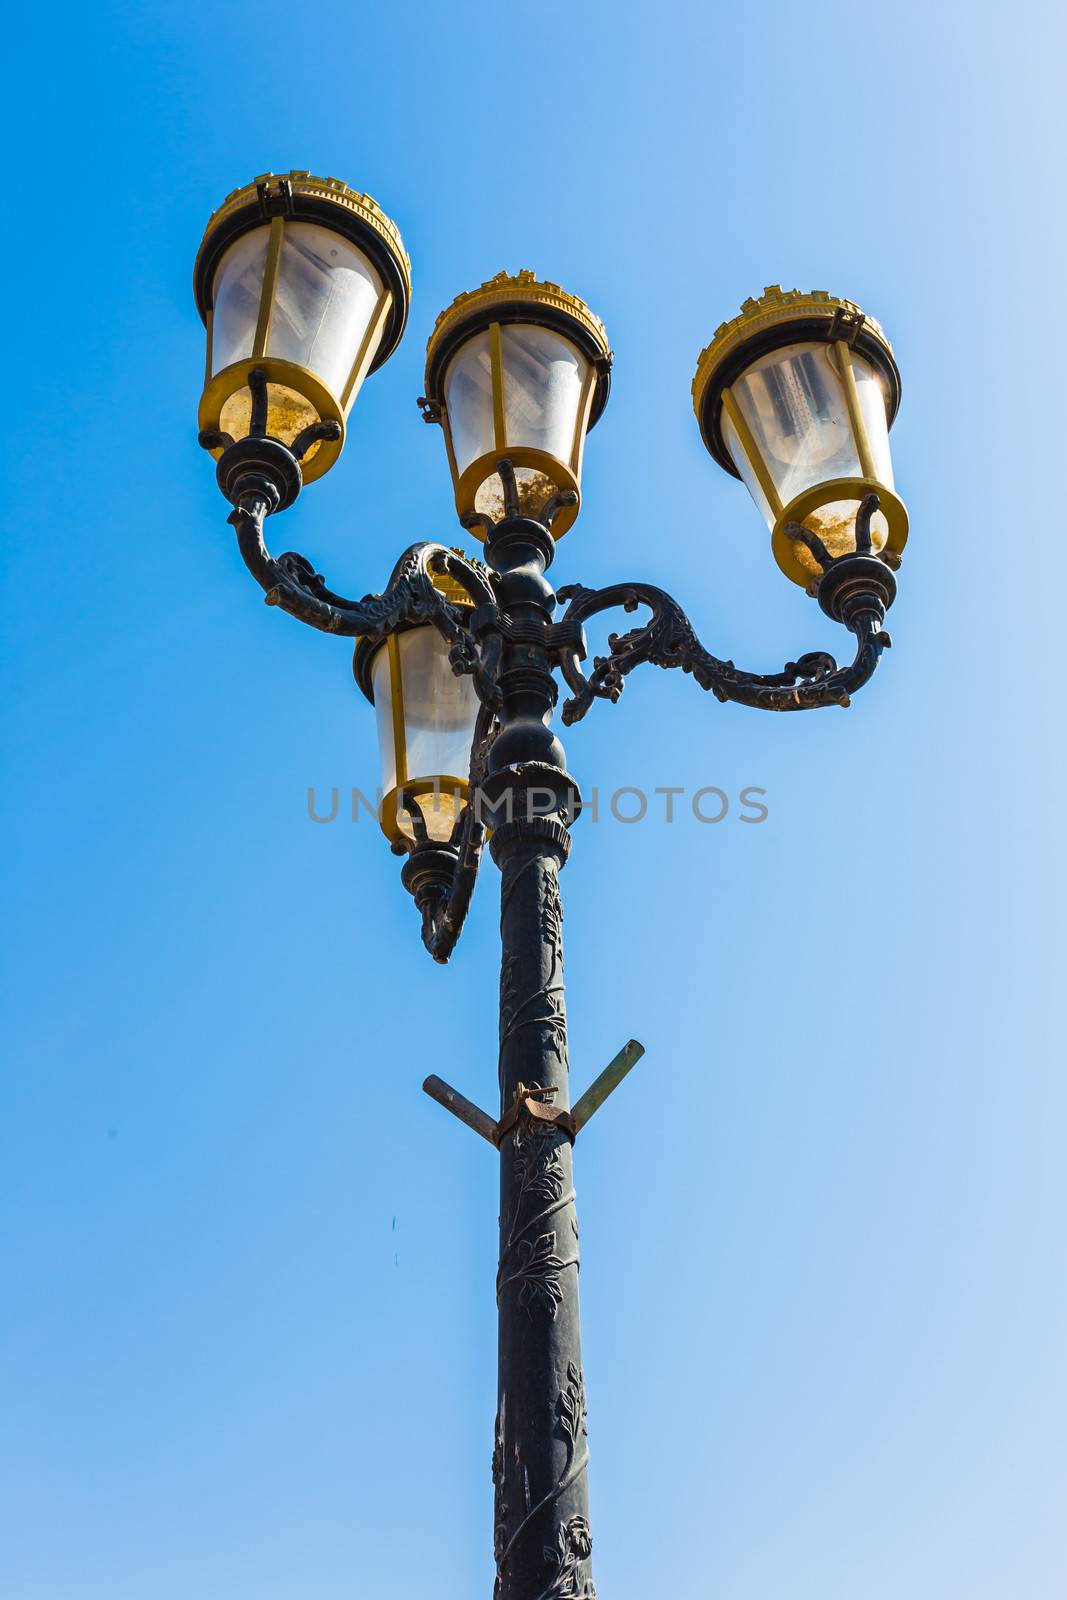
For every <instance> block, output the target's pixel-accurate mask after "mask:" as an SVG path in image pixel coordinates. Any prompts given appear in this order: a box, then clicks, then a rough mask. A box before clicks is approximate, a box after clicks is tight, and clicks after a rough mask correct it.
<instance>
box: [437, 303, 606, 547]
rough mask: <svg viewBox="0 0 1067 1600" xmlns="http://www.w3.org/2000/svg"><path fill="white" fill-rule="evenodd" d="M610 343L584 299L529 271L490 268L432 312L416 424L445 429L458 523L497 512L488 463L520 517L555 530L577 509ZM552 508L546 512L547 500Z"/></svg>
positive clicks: (476, 522)
mask: <svg viewBox="0 0 1067 1600" xmlns="http://www.w3.org/2000/svg"><path fill="white" fill-rule="evenodd" d="M610 373H611V347H610V346H609V344H608V338H607V334H606V332H605V331H604V324H603V323H602V322H601V320H600V318H599V317H597V316H594V315H593V313H592V312H591V311H590V309H589V307H588V306H587V305H586V304H585V303H584V301H582V300H579V299H578V297H577V296H576V295H573V294H568V293H567V291H566V290H565V289H561V288H560V286H559V284H558V283H539V282H538V281H537V279H536V278H535V277H534V274H533V273H532V272H520V273H518V274H517V275H516V276H515V277H509V276H508V274H507V273H506V272H500V273H498V274H497V276H496V277H495V278H490V280H489V282H488V283H483V284H482V286H481V288H480V289H473V290H471V291H470V293H469V294H461V295H460V296H459V298H458V299H456V300H454V301H453V302H452V304H451V305H450V306H449V307H448V309H447V311H442V313H441V315H440V316H439V317H438V319H437V326H436V327H435V328H434V331H433V334H432V336H431V338H430V343H429V345H428V347H427V350H426V395H425V397H424V398H423V399H422V400H420V402H419V403H420V405H421V406H422V408H423V415H424V416H425V418H426V421H427V422H440V423H441V424H442V425H443V427H444V434H445V446H446V448H447V450H448V463H449V466H450V467H451V469H452V481H453V483H454V485H455V490H456V509H457V511H458V512H459V514H460V521H461V522H462V523H463V526H464V527H465V528H469V529H470V531H471V532H472V533H475V534H477V535H478V537H479V538H484V537H485V533H486V531H487V530H488V529H489V528H491V527H492V525H493V523H495V522H499V521H500V519H501V518H502V517H503V515H504V484H503V481H502V479H501V477H500V473H499V472H498V471H497V462H498V461H499V460H500V458H501V457H502V456H505V457H507V458H508V459H509V460H510V461H511V464H512V466H513V468H514V470H515V484H516V489H517V492H518V500H519V509H520V511H521V512H522V514H523V516H529V517H535V518H539V519H541V520H542V521H547V522H548V523H549V524H550V525H551V527H552V532H553V533H554V535H555V537H556V538H557V539H558V538H559V537H560V536H561V535H562V534H564V533H566V531H567V529H568V528H569V527H570V526H571V524H572V523H573V522H574V519H575V517H576V516H577V515H578V505H579V496H580V492H581V481H582V453H583V450H584V448H585V436H586V434H587V433H588V431H589V429H590V428H591V427H593V425H594V423H596V421H597V419H598V418H599V416H600V414H601V412H602V411H603V409H604V406H605V404H606V403H607V398H608V388H609V384H610ZM549 506H551V507H552V511H551V512H549V513H548V514H547V516H546V509H547V508H548V507H549Z"/></svg>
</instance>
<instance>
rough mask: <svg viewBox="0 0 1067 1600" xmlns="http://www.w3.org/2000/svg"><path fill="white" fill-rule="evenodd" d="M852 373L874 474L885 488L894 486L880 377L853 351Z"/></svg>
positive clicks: (883, 390)
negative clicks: (872, 461)
mask: <svg viewBox="0 0 1067 1600" xmlns="http://www.w3.org/2000/svg"><path fill="white" fill-rule="evenodd" d="M852 375H853V377H854V378H855V380H856V394H857V396H858V397H859V403H860V415H861V417H862V418H863V427H864V431H865V433H866V435H867V443H868V445H869V446H870V451H871V456H872V458H873V460H874V474H875V477H876V478H877V479H878V482H879V483H884V484H885V486H886V488H887V489H892V487H893V459H892V456H891V455H890V453H889V417H888V414H887V412H886V408H885V389H884V388H883V387H882V380H881V378H880V377H879V376H878V374H877V373H876V372H875V370H874V368H873V367H872V366H871V364H870V362H869V361H865V360H864V359H863V357H862V356H858V355H856V353H855V352H854V351H853V352H852Z"/></svg>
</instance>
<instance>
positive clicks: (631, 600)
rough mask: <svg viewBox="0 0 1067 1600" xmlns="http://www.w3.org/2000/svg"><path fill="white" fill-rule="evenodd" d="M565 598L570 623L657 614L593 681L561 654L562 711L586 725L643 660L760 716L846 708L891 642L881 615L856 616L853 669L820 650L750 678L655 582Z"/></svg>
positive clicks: (601, 664)
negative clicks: (644, 609)
mask: <svg viewBox="0 0 1067 1600" xmlns="http://www.w3.org/2000/svg"><path fill="white" fill-rule="evenodd" d="M559 595H560V599H562V600H569V601H570V604H569V606H568V608H567V612H566V618H565V620H574V621H584V620H585V618H587V617H591V616H595V615H596V613H597V612H599V611H607V610H609V609H610V608H611V607H612V606H621V607H622V608H623V610H624V611H636V610H637V607H638V606H639V605H645V606H648V608H649V610H650V611H651V612H652V616H651V619H650V620H649V621H648V622H646V623H645V625H644V626H643V627H641V628H633V629H631V630H630V632H628V633H623V634H616V633H613V634H611V635H610V636H609V639H608V647H609V650H610V652H611V653H610V655H608V656H597V657H596V658H595V659H594V662H593V670H592V672H591V673H590V674H589V676H588V677H587V676H586V674H585V673H584V672H583V671H582V669H581V666H580V665H579V661H578V657H577V654H576V653H575V652H574V651H567V652H565V653H563V654H562V655H561V660H560V667H561V671H562V673H563V676H564V678H565V679H566V681H567V684H568V687H569V688H570V689H571V690H572V691H573V695H572V698H571V699H569V700H567V701H565V702H564V705H563V710H562V717H563V721H564V722H565V723H574V722H579V721H581V719H582V717H584V716H585V714H586V712H587V711H588V710H589V707H590V706H591V705H592V704H593V701H594V700H610V701H611V702H612V703H613V704H614V703H615V702H616V701H617V700H618V698H619V696H620V695H621V694H622V691H623V685H624V682H625V679H626V677H627V675H628V674H629V673H631V672H632V671H633V669H634V668H635V667H636V666H639V665H640V664H641V662H643V661H650V662H651V663H652V665H653V666H656V667H681V669H682V671H683V672H691V673H692V675H693V677H694V678H695V679H696V681H697V683H699V684H700V687H701V688H702V689H710V691H711V693H712V694H713V695H714V696H715V698H716V700H721V701H726V700H734V701H737V702H738V703H739V704H741V705H747V706H755V707H756V708H757V709H759V710H762V711H810V710H813V709H815V708H816V707H819V706H830V705H838V706H847V705H848V704H849V698H850V696H851V695H852V694H853V693H854V692H855V691H856V690H857V689H859V688H861V687H862V686H863V684H865V683H866V682H867V680H868V678H869V677H870V676H871V674H872V673H873V672H874V669H875V667H876V666H877V665H878V658H879V656H880V655H881V653H882V651H883V649H884V648H885V647H886V646H887V645H888V644H889V642H890V640H889V636H888V634H886V633H883V632H882V631H881V624H882V617H879V616H878V615H877V614H876V613H875V612H874V611H873V610H871V611H869V612H864V613H861V614H860V615H858V616H856V617H855V619H854V623H853V624H850V625H851V626H852V631H853V632H854V633H855V635H856V639H857V649H856V655H855V659H854V660H853V661H852V663H851V664H850V665H849V666H847V667H839V666H838V665H837V662H836V661H835V660H834V657H833V656H831V655H828V654H826V652H825V651H821V650H815V651H811V652H810V653H809V654H807V655H803V656H800V657H799V658H798V660H796V661H790V662H788V663H787V665H786V666H785V668H784V669H783V670H782V671H781V672H775V673H756V672H744V671H741V670H740V669H739V668H738V667H735V666H734V664H733V662H732V661H723V660H720V658H719V657H718V656H713V655H712V654H711V652H710V651H708V650H705V648H704V646H703V645H702V644H701V643H700V640H699V639H698V638H697V636H696V633H695V631H694V629H693V625H692V623H691V622H690V621H689V618H688V617H687V616H686V614H685V612H684V611H683V610H682V608H681V606H680V605H679V604H678V602H677V600H675V599H673V598H672V596H671V595H669V594H667V593H666V591H665V590H663V589H658V588H656V587H655V586H654V585H652V584H649V583H629V584H612V585H610V586H609V587H608V588H606V589H585V588H583V587H582V586H581V585H580V584H571V585H570V586H569V587H568V588H565V589H561V590H560V591H559ZM883 616H884V612H883Z"/></svg>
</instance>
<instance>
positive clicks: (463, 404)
mask: <svg viewBox="0 0 1067 1600" xmlns="http://www.w3.org/2000/svg"><path fill="white" fill-rule="evenodd" d="M445 409H446V410H447V412H448V430H449V433H450V434H451V437H452V453H453V454H454V456H455V458H456V471H457V472H459V473H462V472H464V471H465V470H466V468H467V467H469V466H470V464H471V462H472V461H477V459H478V457H479V456H484V455H488V454H489V452H490V451H491V450H492V449H493V448H494V447H495V444H496V435H495V432H494V429H493V368H492V362H491V359H490V354H489V333H488V330H487V331H486V332H485V333H476V334H475V335H474V337H473V339H468V340H467V342H466V343H465V344H462V345H461V346H460V348H459V349H458V350H457V351H456V353H455V355H454V356H453V357H452V360H451V361H450V362H449V364H448V371H447V372H446V373H445Z"/></svg>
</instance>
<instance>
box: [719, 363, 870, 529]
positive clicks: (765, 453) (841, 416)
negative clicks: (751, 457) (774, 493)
mask: <svg viewBox="0 0 1067 1600" xmlns="http://www.w3.org/2000/svg"><path fill="white" fill-rule="evenodd" d="M831 356H832V346H830V345H827V344H814V343H813V344H791V345H786V346H785V347H784V349H780V350H772V351H771V352H770V353H769V354H768V355H765V356H761V357H760V359H759V360H758V361H755V362H753V364H752V366H750V367H748V368H746V370H745V371H744V372H743V373H742V374H741V376H740V377H739V378H738V379H737V380H736V381H735V382H734V384H733V387H732V392H733V396H734V399H735V401H736V402H737V405H738V408H739V410H740V412H741V415H742V416H743V417H744V419H745V421H746V422H747V423H748V426H749V429H750V431H751V433H752V437H753V440H754V442H755V445H756V448H757V449H758V450H759V452H760V455H761V456H762V457H763V461H764V464H765V465H766V468H767V471H768V472H769V473H770V476H771V479H772V480H773V482H774V485H775V488H776V489H777V490H778V493H779V495H780V497H781V500H782V504H783V505H788V504H789V502H790V500H793V499H795V498H796V496H797V495H798V494H800V493H801V492H802V491H803V490H805V489H810V488H811V486H812V485H813V484H816V483H826V482H827V480H828V479H830V478H856V477H859V475H860V463H859V456H858V455H857V452H856V443H855V440H854V439H853V437H852V428H851V426H850V424H849V416H848V405H847V402H846V400H845V393H844V386H843V384H842V382H841V379H840V378H839V377H838V374H837V372H836V370H835V369H834V366H833V365H832V360H831ZM741 455H742V458H743V456H744V452H743V451H742V452H741ZM737 466H738V470H741V464H740V462H738V463H737Z"/></svg>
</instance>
